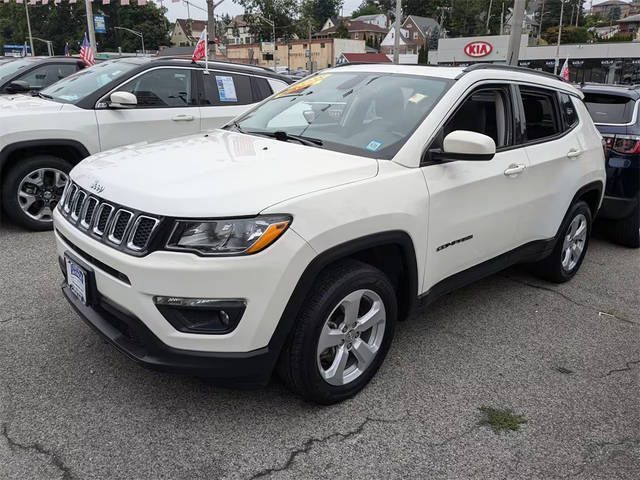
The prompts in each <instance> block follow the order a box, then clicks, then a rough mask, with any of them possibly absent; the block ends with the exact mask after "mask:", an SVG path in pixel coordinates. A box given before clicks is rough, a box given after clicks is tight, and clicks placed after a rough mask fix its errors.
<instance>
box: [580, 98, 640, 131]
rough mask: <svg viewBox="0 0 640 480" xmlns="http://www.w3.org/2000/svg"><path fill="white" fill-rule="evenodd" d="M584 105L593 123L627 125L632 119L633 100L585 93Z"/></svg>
mask: <svg viewBox="0 0 640 480" xmlns="http://www.w3.org/2000/svg"><path fill="white" fill-rule="evenodd" d="M584 103H585V105H586V106H587V110H589V113H590V114H591V118H593V121H594V123H613V124H623V123H629V122H630V121H631V119H632V118H633V110H634V107H635V104H636V102H635V100H634V99H632V98H629V97H624V96H620V95H606V94H604V93H585V95H584Z"/></svg>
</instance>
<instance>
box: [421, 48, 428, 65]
mask: <svg viewBox="0 0 640 480" xmlns="http://www.w3.org/2000/svg"><path fill="white" fill-rule="evenodd" d="M427 63H429V51H428V50H427V49H426V48H425V46H424V45H423V46H421V47H420V50H418V64H419V65H426V64H427Z"/></svg>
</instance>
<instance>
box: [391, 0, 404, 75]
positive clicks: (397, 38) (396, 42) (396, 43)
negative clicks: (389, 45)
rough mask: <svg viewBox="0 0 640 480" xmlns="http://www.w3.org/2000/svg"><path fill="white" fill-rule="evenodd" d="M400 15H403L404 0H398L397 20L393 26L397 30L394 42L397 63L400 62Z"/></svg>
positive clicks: (394, 57)
mask: <svg viewBox="0 0 640 480" xmlns="http://www.w3.org/2000/svg"><path fill="white" fill-rule="evenodd" d="M400 17H402V0H396V22H395V26H394V27H393V28H394V30H395V37H394V42H393V63H395V64H396V65H398V64H399V63H400V35H401V34H400V20H401V18H400Z"/></svg>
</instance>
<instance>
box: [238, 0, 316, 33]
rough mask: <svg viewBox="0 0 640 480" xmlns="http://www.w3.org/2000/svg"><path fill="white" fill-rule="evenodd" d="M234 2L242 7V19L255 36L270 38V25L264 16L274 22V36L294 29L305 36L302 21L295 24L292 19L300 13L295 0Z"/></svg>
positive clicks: (247, 0)
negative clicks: (243, 10) (243, 11)
mask: <svg viewBox="0 0 640 480" xmlns="http://www.w3.org/2000/svg"><path fill="white" fill-rule="evenodd" d="M236 3H238V4H240V5H241V6H242V7H244V9H245V13H244V20H245V21H246V22H247V25H248V26H249V31H250V32H251V33H252V34H253V35H254V36H255V37H257V38H262V39H265V40H267V39H270V38H271V35H272V27H271V25H270V24H269V23H268V22H266V21H265V20H264V18H267V19H269V20H270V21H272V22H275V24H276V27H275V30H276V38H278V37H282V36H285V33H286V32H292V31H294V30H295V31H297V32H299V34H302V35H301V36H302V37H303V38H304V37H306V34H305V33H304V29H303V28H302V27H303V23H302V22H300V23H299V25H296V22H295V21H294V19H295V18H297V17H298V16H299V14H300V7H299V5H298V1H297V0H237V1H236ZM253 14H257V15H253Z"/></svg>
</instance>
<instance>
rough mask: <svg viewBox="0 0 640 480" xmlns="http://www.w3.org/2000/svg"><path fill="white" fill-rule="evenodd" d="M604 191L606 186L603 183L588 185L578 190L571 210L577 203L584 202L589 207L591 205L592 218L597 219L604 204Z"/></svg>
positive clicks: (596, 182) (572, 201)
mask: <svg viewBox="0 0 640 480" xmlns="http://www.w3.org/2000/svg"><path fill="white" fill-rule="evenodd" d="M603 191H604V184H603V183H602V182H601V181H595V182H591V183H588V184H586V185H584V186H582V187H581V188H579V189H578V191H577V192H576V194H575V195H574V196H573V199H572V200H571V203H570V204H569V208H571V206H572V205H574V204H575V203H576V202H578V201H580V200H583V201H584V202H586V204H587V205H589V210H591V217H592V218H595V217H596V214H597V213H598V210H599V209H600V204H601V203H602V194H603Z"/></svg>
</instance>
